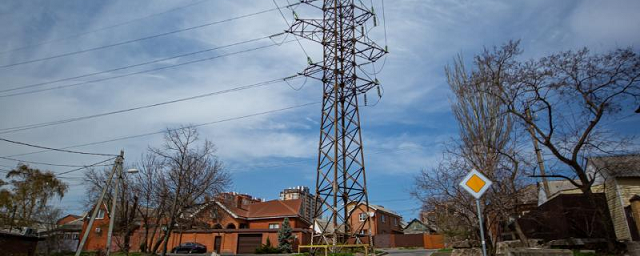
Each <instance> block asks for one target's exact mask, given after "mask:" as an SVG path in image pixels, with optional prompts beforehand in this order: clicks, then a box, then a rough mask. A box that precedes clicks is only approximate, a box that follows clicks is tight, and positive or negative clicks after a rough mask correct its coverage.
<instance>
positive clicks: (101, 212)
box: [96, 209, 105, 220]
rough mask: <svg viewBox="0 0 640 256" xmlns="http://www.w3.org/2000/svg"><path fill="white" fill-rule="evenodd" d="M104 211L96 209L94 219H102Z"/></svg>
mask: <svg viewBox="0 0 640 256" xmlns="http://www.w3.org/2000/svg"><path fill="white" fill-rule="evenodd" d="M104 214H105V211H104V210H102V209H98V214H96V219H98V220H101V219H104Z"/></svg>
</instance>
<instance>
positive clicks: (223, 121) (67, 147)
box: [7, 102, 320, 157]
mask: <svg viewBox="0 0 640 256" xmlns="http://www.w3.org/2000/svg"><path fill="white" fill-rule="evenodd" d="M317 104H320V102H311V103H305V104H301V105H296V106H291V107H286V108H280V109H273V110H268V111H263V112H258V113H253V114H247V115H243V116H237V117H231V118H226V119H220V120H216V121H212V122H206V123H200V124H195V125H192V127H200V126H206V125H212V124H219V123H225V122H229V121H235V120H240V119H245V118H250V117H255V116H261V115H266V114H272V113H276V112H282V111H286V110H291V109H296V108H302V107H307V106H311V105H317ZM178 129H179V128H175V129H165V130H160V131H156V132H149V133H142V134H136V135H129V136H124V137H118V138H113V139H108V140H102V141H96V142H88V143H83V144H77V145H72V146H66V147H62V148H61V149H69V148H79V147H86V146H92V145H99V144H105V143H109V142H114V141H121V140H128V139H134V138H140V137H146V136H152V135H156V134H163V133H165V132H167V131H174V130H178ZM49 151H50V150H40V151H34V152H29V153H22V154H15V155H10V156H7V157H16V156H25V155H32V154H38V153H44V152H49Z"/></svg>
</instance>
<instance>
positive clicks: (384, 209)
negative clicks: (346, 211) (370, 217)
mask: <svg viewBox="0 0 640 256" xmlns="http://www.w3.org/2000/svg"><path fill="white" fill-rule="evenodd" d="M369 208H372V209H374V210H376V211H382V212H386V213H389V214H391V215H395V216H398V217H400V214H398V213H396V212H395V211H392V210H390V209H387V208H384V206H382V205H377V204H369Z"/></svg>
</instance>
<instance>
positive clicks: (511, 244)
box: [496, 239, 542, 254]
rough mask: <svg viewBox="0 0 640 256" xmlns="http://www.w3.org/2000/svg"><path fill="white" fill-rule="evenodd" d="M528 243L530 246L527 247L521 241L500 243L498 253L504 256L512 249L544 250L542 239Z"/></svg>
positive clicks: (530, 240) (531, 240)
mask: <svg viewBox="0 0 640 256" xmlns="http://www.w3.org/2000/svg"><path fill="white" fill-rule="evenodd" d="M528 242H529V246H525V245H524V244H522V242H521V241H520V240H510V241H502V242H498V243H497V245H496V247H497V248H496V253H497V254H504V253H505V252H506V251H507V250H508V249H512V248H542V240H540V239H529V241H528Z"/></svg>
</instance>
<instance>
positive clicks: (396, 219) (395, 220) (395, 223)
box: [393, 218, 398, 226]
mask: <svg viewBox="0 0 640 256" xmlns="http://www.w3.org/2000/svg"><path fill="white" fill-rule="evenodd" d="M393 225H395V226H398V218H393Z"/></svg>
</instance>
